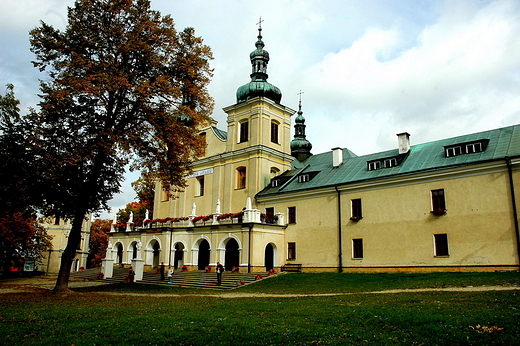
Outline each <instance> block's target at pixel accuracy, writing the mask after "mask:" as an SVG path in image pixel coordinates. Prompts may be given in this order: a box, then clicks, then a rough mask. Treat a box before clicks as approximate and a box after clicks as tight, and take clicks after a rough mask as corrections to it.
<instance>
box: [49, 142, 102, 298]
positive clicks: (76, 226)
mask: <svg viewBox="0 0 520 346" xmlns="http://www.w3.org/2000/svg"><path fill="white" fill-rule="evenodd" d="M106 157H107V155H106V154H105V153H104V152H101V153H99V154H97V155H96V157H95V159H94V163H93V168H92V171H91V172H90V178H89V180H88V181H87V182H86V184H85V185H84V187H83V188H80V189H81V190H79V191H80V193H79V194H78V199H79V201H80V202H79V204H78V206H77V209H76V212H75V213H74V220H73V221H72V227H71V229H70V233H69V240H68V241H67V246H66V247H65V251H63V254H62V255H61V264H60V271H59V272H58V278H57V279H56V286H54V289H53V290H52V291H53V292H54V293H69V292H70V290H69V278H70V270H71V268H72V261H73V260H74V257H76V250H77V248H78V244H79V242H80V241H81V229H82V227H83V221H85V217H86V216H87V213H88V210H89V206H91V203H90V201H91V198H94V196H96V194H97V190H96V179H97V178H98V177H99V176H100V175H101V170H102V167H103V164H104V162H105V160H106Z"/></svg>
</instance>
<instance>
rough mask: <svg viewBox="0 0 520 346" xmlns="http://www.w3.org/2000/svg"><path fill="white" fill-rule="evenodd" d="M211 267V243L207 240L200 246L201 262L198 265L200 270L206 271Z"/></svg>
mask: <svg viewBox="0 0 520 346" xmlns="http://www.w3.org/2000/svg"><path fill="white" fill-rule="evenodd" d="M208 265H209V243H208V241H207V240H206V239H204V240H202V241H201V242H200V244H199V260H198V263H197V266H198V269H199V270H204V269H205V268H206V267H207V266H208Z"/></svg>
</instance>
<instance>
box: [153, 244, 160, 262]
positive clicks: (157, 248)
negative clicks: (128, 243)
mask: <svg viewBox="0 0 520 346" xmlns="http://www.w3.org/2000/svg"><path fill="white" fill-rule="evenodd" d="M160 250H161V245H159V242H158V241H156V242H155V243H154V244H153V261H152V266H153V267H154V268H156V267H158V266H159V253H160V252H161V251H160Z"/></svg>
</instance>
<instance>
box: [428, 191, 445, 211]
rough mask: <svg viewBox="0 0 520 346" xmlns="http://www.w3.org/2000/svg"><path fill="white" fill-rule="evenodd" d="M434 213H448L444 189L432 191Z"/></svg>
mask: <svg viewBox="0 0 520 346" xmlns="http://www.w3.org/2000/svg"><path fill="white" fill-rule="evenodd" d="M431 193H432V211H433V212H434V213H436V212H437V213H443V212H445V211H446V201H445V199H444V189H438V190H432V192H431Z"/></svg>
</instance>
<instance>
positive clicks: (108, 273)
mask: <svg viewBox="0 0 520 346" xmlns="http://www.w3.org/2000/svg"><path fill="white" fill-rule="evenodd" d="M102 262H103V267H102V269H101V272H102V273H103V278H105V279H109V278H111V277H112V276H114V260H113V259H111V258H103V260H102Z"/></svg>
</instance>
